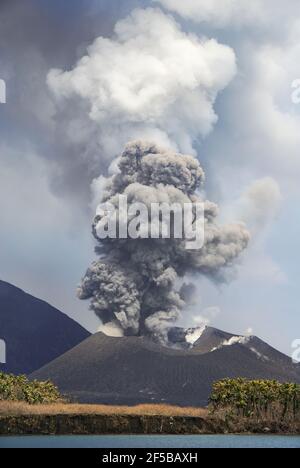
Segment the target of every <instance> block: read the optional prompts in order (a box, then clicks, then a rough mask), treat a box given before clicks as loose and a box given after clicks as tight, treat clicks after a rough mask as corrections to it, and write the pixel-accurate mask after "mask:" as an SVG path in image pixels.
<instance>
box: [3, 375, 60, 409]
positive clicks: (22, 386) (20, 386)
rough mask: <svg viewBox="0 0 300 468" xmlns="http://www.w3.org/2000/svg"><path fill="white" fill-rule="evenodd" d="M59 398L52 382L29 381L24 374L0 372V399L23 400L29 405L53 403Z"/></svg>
mask: <svg viewBox="0 0 300 468" xmlns="http://www.w3.org/2000/svg"><path fill="white" fill-rule="evenodd" d="M59 400H61V396H60V394H59V392H58V389H57V388H56V387H55V386H54V385H53V383H52V382H50V381H47V382H38V381H37V380H34V381H32V382H30V381H29V380H28V379H27V377H25V376H24V375H21V376H15V375H11V374H4V373H3V372H0V401H24V402H26V403H29V404H30V405H35V404H41V403H55V402H57V401H59Z"/></svg>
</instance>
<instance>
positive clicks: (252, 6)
mask: <svg viewBox="0 0 300 468" xmlns="http://www.w3.org/2000/svg"><path fill="white" fill-rule="evenodd" d="M299 63H300V9H299V2H298V1H297V0H286V1H285V2H282V1H281V0H253V1H252V2H249V0H247V1H246V0H218V1H217V0H186V1H185V2H182V1H180V0H153V1H152V0H144V1H135V0H126V1H125V0H114V1H108V0H80V1H79V0H72V2H61V1H59V0H51V1H50V0H9V1H8V0H7V1H6V0H1V1H0V79H2V80H5V82H6V88H7V90H6V93H7V95H6V104H0V164H1V165H0V216H1V218H0V219H1V224H0V278H1V279H2V280H5V281H8V282H11V283H13V284H15V285H17V286H19V287H21V288H23V289H25V290H26V291H27V292H29V293H31V294H33V295H35V296H37V297H39V298H42V299H44V300H46V301H48V302H50V303H51V304H52V305H54V306H56V307H58V308H59V309H60V310H62V311H63V312H65V313H66V314H68V315H69V316H71V317H73V318H74V319H75V320H77V321H79V322H80V323H81V324H82V325H83V326H85V327H86V328H88V329H89V330H90V331H96V330H97V329H98V327H99V320H98V319H97V318H96V317H95V316H94V314H93V312H91V311H89V310H88V303H86V302H83V301H79V300H78V299H77V298H76V287H77V285H78V283H79V282H80V279H81V278H82V276H83V275H84V273H85V270H86V268H87V266H88V265H89V264H90V262H91V260H92V259H93V257H94V253H93V248H94V242H93V239H92V235H91V220H92V218H93V214H94V209H95V202H96V201H97V196H98V195H97V194H98V189H99V186H101V180H102V178H103V177H105V176H107V174H109V173H110V172H111V171H112V170H113V162H114V160H115V158H116V157H117V156H118V155H119V154H120V153H121V151H122V148H123V146H124V144H125V143H126V142H127V141H128V140H130V139H133V138H140V137H142V138H147V139H152V140H155V141H156V142H157V143H159V144H162V145H165V146H169V147H172V148H173V149H176V150H179V151H181V152H185V153H189V154H192V155H194V156H195V157H198V158H199V160H200V162H201V164H202V166H203V168H204V169H205V172H206V175H207V183H206V186H205V189H206V193H207V197H208V198H209V199H210V200H212V201H215V202H216V203H218V205H219V206H220V219H221V221H224V222H230V221H240V220H241V221H243V222H245V223H246V224H247V226H248V228H249V231H250V233H251V243H250V246H249V248H248V250H247V252H245V254H244V255H243V256H242V258H241V259H240V261H239V263H238V265H236V267H235V269H234V271H233V274H232V278H231V281H229V282H228V284H224V285H222V286H216V285H215V284H212V283H210V282H209V281H208V280H207V279H204V278H201V277H197V278H193V281H195V282H196V284H197V301H196V303H195V304H193V305H192V306H191V307H190V309H189V310H187V311H186V312H185V313H184V314H183V316H182V319H181V322H180V323H181V324H182V325H184V326H194V325H197V324H199V323H200V322H201V321H203V320H205V321H206V322H207V323H209V324H210V325H212V326H216V327H218V328H222V329H224V330H226V331H229V332H233V333H238V334H245V333H251V334H255V335H257V336H260V337H261V338H262V339H264V340H266V341H267V342H269V343H270V344H272V345H273V346H274V347H276V348H278V349H280V350H282V351H284V352H286V353H287V354H291V352H292V342H293V341H294V340H296V339H299V338H300V314H299V310H298V309H299V299H298V296H299V292H298V290H299V287H298V281H299V278H300V262H299V260H300V258H299V257H300V256H299V252H298V242H299V241H298V239H299V235H300V223H299V220H300V219H299V218H300V211H299V208H298V203H299V201H300V188H299V175H300V158H299V148H300V131H299V129H300V127H299V126H300V103H299V104H298V103H297V102H299V101H300V100H299V99H295V93H297V88H292V84H293V83H294V82H295V80H297V79H299V78H300V68H299ZM293 93H294V99H293ZM297 96H300V93H299V94H298V95H297Z"/></svg>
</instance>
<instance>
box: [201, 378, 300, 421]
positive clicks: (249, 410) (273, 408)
mask: <svg viewBox="0 0 300 468" xmlns="http://www.w3.org/2000/svg"><path fill="white" fill-rule="evenodd" d="M210 406H211V408H212V411H213V413H215V412H222V411H223V412H225V414H226V415H232V416H241V417H246V418H256V419H265V420H266V419H269V420H277V421H284V420H285V421H287V420H290V421H292V420H296V419H297V418H299V416H300V385H298V384H292V383H280V382H277V381H275V380H272V381H269V380H246V379H224V380H221V381H219V382H216V383H215V384H214V385H213V390H212V394H211V397H210Z"/></svg>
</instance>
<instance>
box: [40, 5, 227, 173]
mask: <svg viewBox="0 0 300 468" xmlns="http://www.w3.org/2000/svg"><path fill="white" fill-rule="evenodd" d="M235 73H236V62H235V54H234V52H233V50H232V49H231V48H230V47H227V46H225V45H221V44H219V43H218V42H217V41H216V40H214V39H211V40H209V39H206V38H202V39H200V38H199V37H197V36H196V35H193V34H188V33H186V32H184V31H182V29H181V27H180V25H179V24H178V23H177V22H176V21H175V20H174V18H173V17H172V16H169V15H166V14H164V13H163V12H162V11H161V10H160V9H153V8H148V9H136V10H134V11H133V12H132V13H131V14H130V15H129V16H128V17H126V18H125V19H123V20H121V21H119V22H118V23H117V24H116V26H115V34H114V36H113V38H111V39H108V38H103V37H99V38H97V39H96V40H95V41H94V43H93V44H92V45H91V46H90V47H89V48H88V51H87V55H86V56H84V57H82V58H81V59H80V60H79V62H78V63H77V65H76V66H75V67H74V68H73V69H72V70H70V71H62V70H56V69H55V70H51V71H50V73H49V75H48V85H49V87H50V89H51V91H52V92H53V94H54V96H55V100H56V106H57V113H59V114H60V125H62V126H63V127H64V128H65V137H66V138H67V139H69V140H70V141H71V142H72V143H73V144H76V145H79V146H80V147H82V146H84V147H85V150H84V152H83V157H85V158H87V159H90V160H91V165H92V162H94V164H96V161H97V159H98V158H99V154H101V159H102V160H104V161H106V165H108V164H109V162H110V161H111V160H112V158H114V157H115V155H116V154H118V153H119V152H120V150H121V148H122V147H123V146H124V145H125V143H127V141H128V140H132V139H140V138H142V139H146V140H151V141H155V142H156V143H158V144H162V145H164V146H167V147H172V148H174V149H176V150H180V151H183V152H188V153H192V154H194V150H193V144H194V142H195V140H197V139H198V138H201V137H204V136H206V135H207V134H208V133H209V132H210V131H211V129H212V127H213V125H214V124H215V123H216V121H217V115H216V114H215V112H214V108H213V106H214V103H215V100H216V98H217V95H218V93H219V92H220V91H221V90H223V89H224V88H226V87H227V85H228V84H229V83H230V81H231V80H232V78H233V77H234V76H235Z"/></svg>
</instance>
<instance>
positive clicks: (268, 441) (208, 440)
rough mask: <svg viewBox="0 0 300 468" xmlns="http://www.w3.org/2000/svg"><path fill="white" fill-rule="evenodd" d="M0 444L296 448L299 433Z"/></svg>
mask: <svg viewBox="0 0 300 468" xmlns="http://www.w3.org/2000/svg"><path fill="white" fill-rule="evenodd" d="M0 448H300V437H299V436H297V437H290V436H287V437H281V436H236V435H232V436H231V435H218V436H215V435H213V436H57V437H56V436H55V437H48V436H39V437H35V436H28V437H0Z"/></svg>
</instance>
